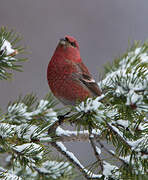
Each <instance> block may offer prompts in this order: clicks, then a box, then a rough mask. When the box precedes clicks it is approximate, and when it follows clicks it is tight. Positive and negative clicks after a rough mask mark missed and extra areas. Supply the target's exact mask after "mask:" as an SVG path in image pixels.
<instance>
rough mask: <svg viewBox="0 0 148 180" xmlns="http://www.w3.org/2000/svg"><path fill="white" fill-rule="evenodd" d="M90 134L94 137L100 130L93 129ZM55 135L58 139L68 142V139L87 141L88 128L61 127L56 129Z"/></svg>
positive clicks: (96, 136)
mask: <svg viewBox="0 0 148 180" xmlns="http://www.w3.org/2000/svg"><path fill="white" fill-rule="evenodd" d="M92 135H93V136H94V138H95V139H97V138H99V137H100V131H96V130H93V131H92ZM56 137H57V139H58V141H62V142H68V141H89V132H88V130H84V131H79V132H77V131H69V130H64V129H62V128H61V127H58V128H57V129H56Z"/></svg>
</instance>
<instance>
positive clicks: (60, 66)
mask: <svg viewBox="0 0 148 180" xmlns="http://www.w3.org/2000/svg"><path fill="white" fill-rule="evenodd" d="M47 79H48V84H49V87H50V89H51V91H52V93H53V94H54V96H55V97H56V98H57V99H59V100H60V101H61V102H62V103H63V104H65V105H75V103H76V102H77V101H83V100H85V99H86V98H87V97H94V96H100V95H101V90H100V89H99V87H98V85H97V83H96V82H95V80H94V79H93V78H92V76H91V74H90V73H89V71H88V69H87V67H86V66H85V65H84V64H83V62H82V59H81V57H80V51H79V45H78V43H77V41H76V40H75V39H74V38H73V37H71V36H66V37H65V39H61V40H60V42H59V44H58V46H57V48H56V50H55V52H54V54H53V56H52V58H51V60H50V62H49V65H48V70H47Z"/></svg>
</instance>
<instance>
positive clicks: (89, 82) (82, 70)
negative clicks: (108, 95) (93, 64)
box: [72, 62, 101, 96]
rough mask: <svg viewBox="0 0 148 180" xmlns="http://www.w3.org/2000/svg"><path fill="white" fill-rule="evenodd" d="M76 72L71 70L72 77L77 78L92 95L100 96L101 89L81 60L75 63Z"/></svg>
mask: <svg viewBox="0 0 148 180" xmlns="http://www.w3.org/2000/svg"><path fill="white" fill-rule="evenodd" d="M76 65H77V73H75V72H73V73H72V74H73V77H75V78H76V79H79V80H80V81H81V82H82V83H83V85H85V86H86V87H87V88H88V89H89V90H90V92H91V93H92V95H93V96H100V95H101V90H100V88H99V86H98V84H97V83H96V82H95V80H94V79H93V78H92V76H91V74H90V73H89V71H88V69H87V67H86V66H85V65H84V64H83V63H82V62H81V63H77V64H76Z"/></svg>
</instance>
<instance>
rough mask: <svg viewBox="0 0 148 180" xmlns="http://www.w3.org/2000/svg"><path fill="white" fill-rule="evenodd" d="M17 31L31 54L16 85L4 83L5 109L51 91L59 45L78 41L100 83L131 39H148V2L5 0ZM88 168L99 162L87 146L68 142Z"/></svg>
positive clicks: (4, 20)
mask: <svg viewBox="0 0 148 180" xmlns="http://www.w3.org/2000/svg"><path fill="white" fill-rule="evenodd" d="M1 25H6V26H8V27H9V28H15V29H16V31H17V32H20V33H21V34H22V35H23V36H24V41H22V42H23V43H24V45H25V46H28V47H29V48H28V49H29V51H31V54H29V55H28V57H29V61H28V62H26V63H24V72H22V73H15V76H14V80H13V81H11V82H8V81H1V82H0V91H1V93H0V99H1V101H0V107H6V105H7V103H8V101H10V100H15V99H16V97H17V96H18V95H19V94H24V95H25V94H27V93H30V92H35V93H37V95H38V96H39V97H42V96H44V95H45V94H46V93H47V92H49V88H48V84H47V80H46V69H47V65H48V62H49V60H50V58H51V56H52V54H53V52H54V50H55V48H56V45H57V43H58V40H59V39H60V38H61V37H64V36H65V35H66V34H69V35H72V36H74V37H76V39H77V40H78V41H79V43H80V50H81V56H82V59H83V61H84V62H85V64H86V65H87V66H88V67H89V70H90V72H91V73H92V74H93V75H94V77H95V78H96V80H99V73H98V72H99V70H100V69H101V68H102V66H103V64H104V63H106V62H107V61H112V60H113V59H114V58H115V57H117V56H118V55H120V54H122V53H124V52H125V50H126V48H127V47H128V40H129V39H130V40H131V42H133V41H134V40H141V41H144V40H146V39H147V38H148V1H147V0H140V1H139V0H73V1H72V0H71V1H70V0H1V1H0V26H1ZM68 147H69V148H70V150H73V151H74V152H76V153H77V155H78V157H79V158H80V159H81V160H82V162H84V163H85V164H87V163H88V162H90V161H93V160H94V157H92V156H91V152H92V151H91V149H90V148H89V146H88V144H87V143H68Z"/></svg>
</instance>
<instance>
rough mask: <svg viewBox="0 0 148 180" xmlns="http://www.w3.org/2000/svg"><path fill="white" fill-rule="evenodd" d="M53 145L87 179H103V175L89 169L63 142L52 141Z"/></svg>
mask: <svg viewBox="0 0 148 180" xmlns="http://www.w3.org/2000/svg"><path fill="white" fill-rule="evenodd" d="M51 145H52V146H53V147H54V148H55V149H56V150H57V151H58V152H60V153H61V154H62V155H63V156H64V157H65V158H66V159H67V160H68V161H69V162H71V163H72V164H73V165H74V166H75V167H76V168H77V169H78V170H79V171H80V172H81V173H82V174H83V176H84V177H85V178H86V179H92V180H93V179H101V177H102V175H95V174H92V173H91V172H89V171H87V170H86V169H85V168H84V167H83V166H82V164H81V163H80V162H79V160H78V159H77V158H76V157H75V156H74V154H73V153H72V152H69V151H67V149H66V147H65V146H64V145H63V144H62V143H61V142H56V143H55V142H52V143H51Z"/></svg>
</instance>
